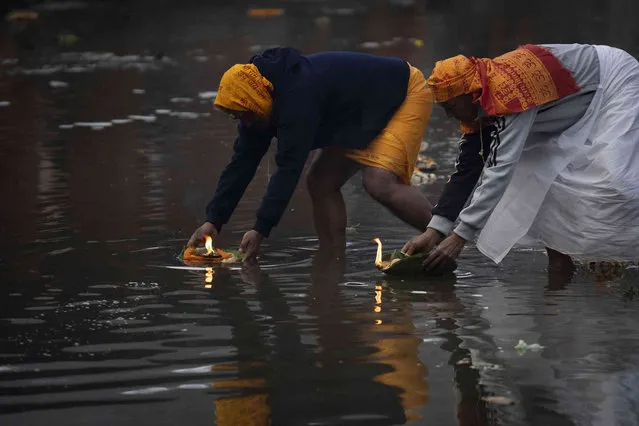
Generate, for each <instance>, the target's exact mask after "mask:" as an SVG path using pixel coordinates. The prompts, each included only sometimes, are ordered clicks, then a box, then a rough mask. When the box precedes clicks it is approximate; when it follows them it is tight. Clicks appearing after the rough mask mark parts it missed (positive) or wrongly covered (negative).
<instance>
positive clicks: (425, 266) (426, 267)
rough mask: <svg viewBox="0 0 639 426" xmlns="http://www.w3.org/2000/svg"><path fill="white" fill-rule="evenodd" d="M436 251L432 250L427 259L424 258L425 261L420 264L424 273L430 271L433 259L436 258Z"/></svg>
mask: <svg viewBox="0 0 639 426" xmlns="http://www.w3.org/2000/svg"><path fill="white" fill-rule="evenodd" d="M437 253H438V251H437V250H434V251H433V252H432V253H431V254H429V255H428V257H426V260H424V262H423V263H422V268H423V269H424V270H426V271H429V270H430V266H431V264H432V263H433V262H434V261H435V259H436V258H437Z"/></svg>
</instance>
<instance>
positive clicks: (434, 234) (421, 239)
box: [402, 228, 444, 256]
mask: <svg viewBox="0 0 639 426" xmlns="http://www.w3.org/2000/svg"><path fill="white" fill-rule="evenodd" d="M443 239H444V236H443V235H442V234H441V233H440V232H439V231H436V230H435V229H432V228H427V229H426V232H424V233H423V234H421V235H418V236H416V237H415V238H413V239H411V240H410V241H408V242H407V243H406V244H405V245H404V248H402V253H404V254H407V255H409V256H410V255H411V254H413V253H418V252H425V253H428V252H429V251H431V250H432V249H433V247H435V246H436V245H437V244H439V242H440V241H441V240H443Z"/></svg>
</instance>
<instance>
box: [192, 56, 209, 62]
mask: <svg viewBox="0 0 639 426" xmlns="http://www.w3.org/2000/svg"><path fill="white" fill-rule="evenodd" d="M193 59H195V60H196V61H197V62H206V61H208V60H209V58H208V56H196V57H194V58H193Z"/></svg>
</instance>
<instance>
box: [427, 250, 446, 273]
mask: <svg viewBox="0 0 639 426" xmlns="http://www.w3.org/2000/svg"><path fill="white" fill-rule="evenodd" d="M446 257H447V256H446V254H445V253H443V252H441V251H439V250H435V251H434V252H433V253H431V255H430V256H428V258H426V260H425V261H424V264H425V269H426V270H427V271H436V270H437V269H438V268H439V267H440V265H441V264H442V261H444V259H446Z"/></svg>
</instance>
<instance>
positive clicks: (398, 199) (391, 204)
mask: <svg viewBox="0 0 639 426" xmlns="http://www.w3.org/2000/svg"><path fill="white" fill-rule="evenodd" d="M363 178H364V188H365V189H366V192H368V193H369V194H370V195H371V197H373V199H375V200H376V201H377V202H379V203H381V204H382V205H383V206H385V207H386V208H387V209H389V210H390V211H391V212H392V213H393V214H394V215H395V216H397V217H398V218H399V219H401V220H403V221H404V222H406V223H407V224H409V225H410V226H412V227H413V228H415V229H417V230H419V231H421V232H423V231H425V230H426V225H428V222H430V219H431V217H432V213H431V210H432V209H433V206H432V204H431V203H430V201H428V199H426V197H425V196H424V195H423V194H422V193H421V191H420V190H419V189H418V188H416V187H414V186H410V185H405V184H403V183H402V181H401V180H400V179H399V177H398V176H397V175H396V174H395V173H393V172H391V171H388V170H385V169H381V168H378V167H370V166H367V167H365V168H364V171H363Z"/></svg>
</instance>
